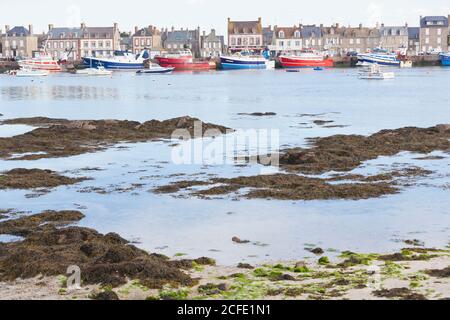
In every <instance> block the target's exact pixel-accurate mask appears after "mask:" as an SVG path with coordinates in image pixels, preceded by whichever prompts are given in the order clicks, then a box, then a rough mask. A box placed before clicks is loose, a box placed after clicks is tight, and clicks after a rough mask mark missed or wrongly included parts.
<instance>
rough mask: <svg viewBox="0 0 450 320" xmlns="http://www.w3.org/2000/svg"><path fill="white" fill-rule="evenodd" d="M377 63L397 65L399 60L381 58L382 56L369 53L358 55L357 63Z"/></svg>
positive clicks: (399, 62)
mask: <svg viewBox="0 0 450 320" xmlns="http://www.w3.org/2000/svg"><path fill="white" fill-rule="evenodd" d="M365 63H366V64H367V63H368V64H378V65H380V66H393V67H399V66H400V64H401V61H400V60H397V59H390V58H383V57H377V56H370V55H358V64H360V65H361V64H365Z"/></svg>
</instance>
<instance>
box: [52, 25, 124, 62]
mask: <svg viewBox="0 0 450 320" xmlns="http://www.w3.org/2000/svg"><path fill="white" fill-rule="evenodd" d="M45 42H46V50H47V52H48V53H49V54H51V55H52V56H53V57H54V58H57V59H62V58H65V57H66V56H68V59H69V60H77V59H81V58H82V57H86V56H97V57H108V56H112V55H113V53H114V51H116V50H120V32H119V28H118V25H117V23H115V24H114V26H112V27H87V26H86V24H84V23H82V24H81V26H80V28H55V27H54V26H53V25H52V24H50V25H49V31H48V34H47V39H46V41H45Z"/></svg>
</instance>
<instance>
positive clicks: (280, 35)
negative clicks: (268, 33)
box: [278, 31, 284, 39]
mask: <svg viewBox="0 0 450 320" xmlns="http://www.w3.org/2000/svg"><path fill="white" fill-rule="evenodd" d="M278 38H281V39H283V38H284V31H280V32H278Z"/></svg>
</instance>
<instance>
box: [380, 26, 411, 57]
mask: <svg viewBox="0 0 450 320" xmlns="http://www.w3.org/2000/svg"><path fill="white" fill-rule="evenodd" d="M408 44H409V36H408V25H407V24H406V25H405V26H399V27H389V26H385V25H384V24H382V25H381V27H380V47H382V48H383V49H387V50H388V51H391V52H397V51H399V49H400V50H401V51H403V52H404V53H406V51H407V50H408Z"/></svg>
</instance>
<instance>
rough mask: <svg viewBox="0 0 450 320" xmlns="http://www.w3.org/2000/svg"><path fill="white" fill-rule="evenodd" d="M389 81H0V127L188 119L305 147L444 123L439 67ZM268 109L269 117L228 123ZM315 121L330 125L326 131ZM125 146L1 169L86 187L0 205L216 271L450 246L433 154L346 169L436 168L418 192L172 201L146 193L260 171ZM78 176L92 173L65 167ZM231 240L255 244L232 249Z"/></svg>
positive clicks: (5, 196) (274, 77) (21, 195)
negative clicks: (48, 173) (19, 120)
mask: <svg viewBox="0 0 450 320" xmlns="http://www.w3.org/2000/svg"><path fill="white" fill-rule="evenodd" d="M395 72H396V73H397V79H395V80H394V81H379V82H370V81H362V80H358V79H357V71H356V70H354V69H344V70H338V69H336V70H324V71H322V72H314V71H310V70H304V71H301V72H299V73H286V72H284V71H278V70H277V71H254V72H253V71H249V72H241V71H238V72H209V73H205V74H202V73H198V74H186V73H182V74H176V73H175V74H173V75H171V76H165V77H152V76H150V77H136V76H134V74H133V73H115V74H114V75H113V77H112V78H98V79H97V78H96V79H93V78H83V77H78V76H71V75H52V76H49V77H48V78H46V79H43V80H36V81H30V80H29V79H28V80H25V79H18V78H13V77H7V76H1V75H0V100H1V103H0V113H2V114H3V115H4V116H3V118H15V117H30V116H48V117H54V118H70V119H130V120H138V121H145V120H149V119H168V118H172V117H178V116H183V115H190V116H193V117H197V118H200V119H202V120H204V121H207V122H213V123H217V124H222V125H226V126H229V127H231V128H235V129H239V128H242V129H249V128H254V129H279V130H280V142H281V145H282V146H283V147H287V146H301V145H304V142H305V139H306V138H308V137H316V136H328V135H333V134H371V133H374V132H377V131H379V130H381V129H388V128H399V127H404V126H420V127H427V126H434V125H436V124H438V123H450V113H449V112H448V105H449V101H450V92H449V90H448V83H449V82H450V68H447V69H444V68H414V69H410V70H406V69H405V70H396V71H395ZM74 101H75V102H76V103H74ZM269 111H270V112H275V113H276V114H277V115H276V116H271V117H251V116H246V115H239V113H252V112H269ZM0 119H1V118H0ZM316 120H323V121H332V122H327V123H328V124H329V126H326V125H320V124H317V123H315V122H314V121H316ZM2 127H3V128H2ZM21 130H28V128H20V127H16V126H0V136H10V135H13V134H17V133H20V132H21ZM129 146H130V148H129V149H122V148H120V149H119V148H111V149H109V150H106V151H104V152H98V153H94V154H85V155H80V156H76V157H70V158H61V159H41V160H37V161H17V160H13V161H0V171H3V170H7V169H12V168H17V167H24V168H42V169H53V170H57V171H60V172H65V173H66V174H68V175H78V176H80V175H81V176H89V177H92V178H94V180H89V181H84V182H82V183H81V184H79V185H76V186H70V187H61V188H58V189H57V190H56V191H53V192H51V193H49V194H45V195H41V196H40V197H30V196H29V194H30V193H32V192H30V191H19V190H14V191H0V208H2V207H4V208H17V209H19V210H32V211H33V212H39V211H41V210H46V209H79V210H81V211H83V213H85V214H86V216H87V217H86V219H84V220H83V221H82V225H85V226H89V227H94V228H96V229H98V230H99V231H101V232H111V231H113V232H118V233H120V234H122V235H123V236H125V237H127V238H129V239H136V240H138V241H139V242H140V244H139V245H140V246H141V247H143V248H145V249H148V250H150V251H153V252H155V251H159V252H162V253H164V254H167V255H173V254H175V253H176V252H184V253H187V254H189V255H190V256H192V257H196V256H202V255H205V256H211V257H213V258H216V259H217V260H218V261H219V263H236V262H238V261H241V260H246V261H261V260H268V259H300V258H302V257H304V256H307V255H309V253H308V252H306V251H305V250H304V247H305V243H314V244H316V245H318V246H321V247H322V248H324V249H327V248H329V249H340V250H353V251H365V252H372V251H374V252H375V251H390V250H396V249H399V248H401V247H402V246H403V245H404V244H403V242H402V239H403V240H404V239H416V238H417V239H419V240H422V241H425V244H426V245H427V246H438V247H442V246H444V245H446V243H447V242H448V240H449V237H450V211H449V210H448V208H449V207H450V197H448V187H447V188H445V186H446V185H447V186H448V177H449V172H448V170H449V166H448V154H445V153H444V154H439V153H437V154H436V155H441V156H444V157H445V158H444V159H441V160H427V161H423V160H422V161H420V160H414V158H415V157H417V155H413V154H409V153H402V154H400V155H398V156H396V157H392V158H380V159H376V160H373V161H369V162H367V163H365V164H364V166H362V167H361V168H358V169H356V170H355V171H354V172H355V173H362V174H367V173H370V174H375V173H378V172H379V171H380V170H383V169H388V168H386V167H382V166H381V165H386V164H387V165H416V166H421V167H423V168H425V169H428V170H432V171H434V172H435V174H433V175H432V176H431V177H427V178H424V179H422V180H420V181H419V182H420V185H419V186H416V187H406V188H404V189H403V190H402V192H401V193H400V194H397V195H391V196H386V197H383V198H380V199H369V200H361V201H334V200H331V201H273V200H272V201H266V200H240V201H232V200H231V199H230V198H225V199H214V200H202V199H197V198H193V199H192V198H183V197H177V198H174V197H171V196H166V195H157V194H153V193H152V192H149V191H151V190H152V189H153V188H155V187H157V186H160V185H164V184H167V183H169V182H171V181H175V180H177V179H178V180H185V179H208V178H210V177H212V176H219V177H233V176H239V175H254V174H259V173H260V170H261V168H260V167H259V166H249V167H240V166H239V167H237V166H233V165H230V164H225V165H213V166H203V165H198V164H197V165H195V164H194V165H174V164H173V163H172V162H171V152H172V150H173V147H172V146H170V143H169V142H164V141H158V142H151V143H140V144H132V145H129ZM241 151H243V150H241ZM396 163H397V164H396ZM84 167H90V168H96V169H98V170H89V171H77V170H78V169H80V168H84ZM133 184H140V185H141V186H140V188H138V189H136V190H133V192H128V193H120V192H117V191H114V190H120V189H123V188H127V187H129V186H130V185H133ZM86 188H88V189H89V188H91V189H92V188H105V189H107V190H108V191H111V193H107V194H99V193H83V192H80V191H81V190H85V189H86ZM233 236H238V237H240V238H242V239H249V240H251V241H252V242H255V243H256V244H249V245H235V244H233V243H232V241H231V238H232V237H233ZM158 248H159V249H158ZM162 248H163V249H162ZM327 254H329V255H331V252H330V253H327Z"/></svg>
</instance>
